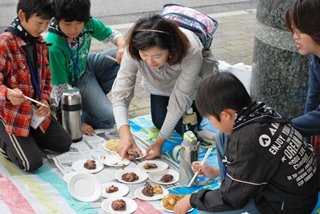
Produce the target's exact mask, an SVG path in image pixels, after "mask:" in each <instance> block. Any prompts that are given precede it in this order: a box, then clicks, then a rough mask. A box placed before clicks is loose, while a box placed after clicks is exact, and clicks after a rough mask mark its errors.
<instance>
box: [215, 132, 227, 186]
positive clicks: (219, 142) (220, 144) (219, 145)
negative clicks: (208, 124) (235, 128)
mask: <svg viewBox="0 0 320 214" xmlns="http://www.w3.org/2000/svg"><path fill="white" fill-rule="evenodd" d="M228 139H229V137H228V135H226V134H225V133H223V132H217V134H216V149H217V160H218V164H219V169H220V178H221V181H222V180H223V179H225V178H226V168H225V166H224V164H223V163H222V157H223V153H224V150H225V149H226V146H227V142H228Z"/></svg>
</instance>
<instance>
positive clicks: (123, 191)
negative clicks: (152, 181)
mask: <svg viewBox="0 0 320 214" xmlns="http://www.w3.org/2000/svg"><path fill="white" fill-rule="evenodd" d="M112 185H114V186H116V187H118V191H116V192H112V193H107V192H106V188H108V187H109V186H112ZM101 187H102V191H101V196H102V197H104V198H114V197H122V196H125V195H126V194H128V192H129V187H128V186H127V185H125V184H121V183H116V182H110V183H103V184H102V185H101Z"/></svg>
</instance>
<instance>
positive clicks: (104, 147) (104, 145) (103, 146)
mask: <svg viewBox="0 0 320 214" xmlns="http://www.w3.org/2000/svg"><path fill="white" fill-rule="evenodd" d="M107 142H108V141H106V142H104V143H103V144H101V146H102V148H103V149H104V150H106V151H108V152H112V153H117V151H112V150H110V149H108V148H107V147H106V144H107Z"/></svg>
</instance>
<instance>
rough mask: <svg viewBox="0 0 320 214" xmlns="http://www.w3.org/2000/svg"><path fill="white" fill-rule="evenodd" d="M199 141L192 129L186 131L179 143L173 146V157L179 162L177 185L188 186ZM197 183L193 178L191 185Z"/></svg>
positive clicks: (192, 173)
mask: <svg viewBox="0 0 320 214" xmlns="http://www.w3.org/2000/svg"><path fill="white" fill-rule="evenodd" d="M198 149H199V142H198V141H197V137H196V136H195V134H194V133H193V132H192V131H186V132H185V133H184V134H183V141H182V143H181V145H179V146H176V147H174V149H173V157H174V159H176V160H177V161H178V162H179V185H180V186H181V187H188V185H189V183H190V181H191V180H192V177H193V176H194V172H193V171H192V168H191V166H192V162H193V161H197V160H198ZM195 185H197V180H195V181H194V182H193V183H192V185H191V186H195Z"/></svg>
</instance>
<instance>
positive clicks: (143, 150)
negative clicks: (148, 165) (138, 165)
mask: <svg viewBox="0 0 320 214" xmlns="http://www.w3.org/2000/svg"><path fill="white" fill-rule="evenodd" d="M140 151H141V152H142V156H140V157H137V158H136V159H137V160H138V159H141V158H144V157H145V156H147V152H146V150H145V149H141V148H140ZM117 155H118V156H119V158H121V156H120V155H119V153H117Z"/></svg>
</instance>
